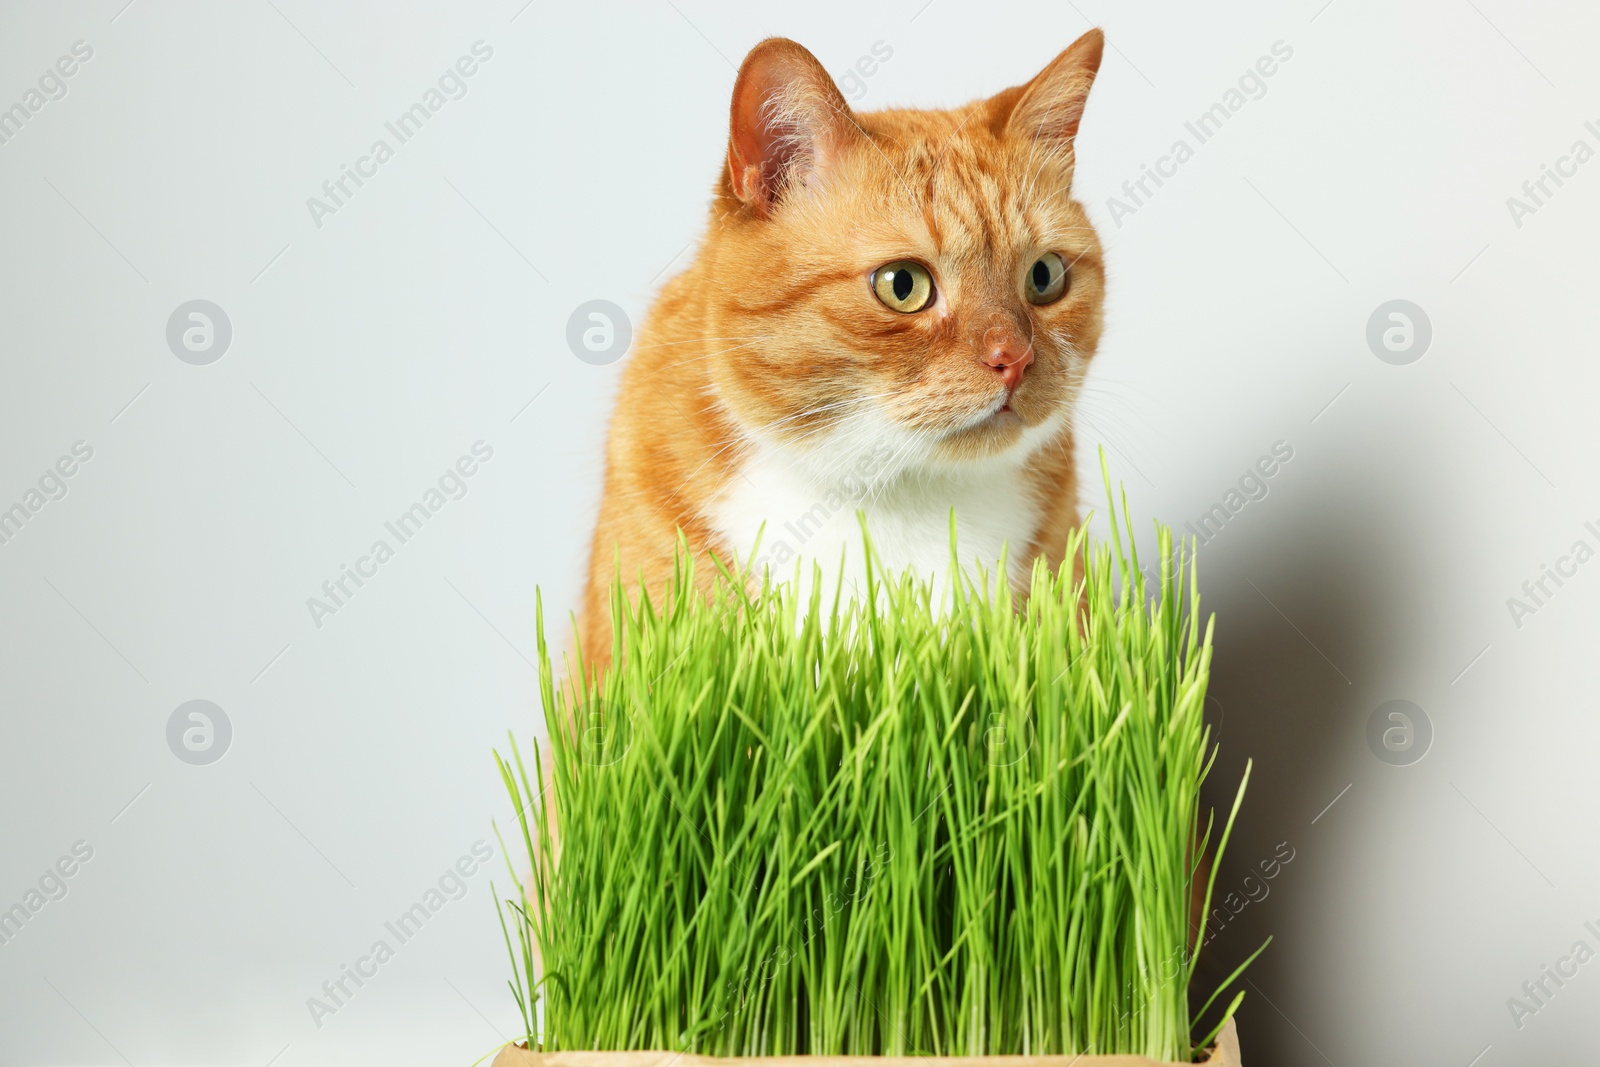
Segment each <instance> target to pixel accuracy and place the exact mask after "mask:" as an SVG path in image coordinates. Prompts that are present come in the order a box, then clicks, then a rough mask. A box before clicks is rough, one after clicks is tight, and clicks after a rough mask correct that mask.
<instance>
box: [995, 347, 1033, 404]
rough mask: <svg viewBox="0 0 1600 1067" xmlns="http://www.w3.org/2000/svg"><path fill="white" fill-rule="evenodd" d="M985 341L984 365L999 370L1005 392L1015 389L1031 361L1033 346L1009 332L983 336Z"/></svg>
mask: <svg viewBox="0 0 1600 1067" xmlns="http://www.w3.org/2000/svg"><path fill="white" fill-rule="evenodd" d="M985 342H986V343H985V345H984V355H983V362H984V365H985V366H987V367H990V368H992V369H994V370H996V371H999V372H1000V382H1001V384H1002V385H1004V386H1005V387H1006V390H1007V392H1010V391H1013V390H1015V389H1016V388H1017V385H1018V384H1019V383H1021V381H1022V375H1023V372H1025V371H1026V370H1027V369H1028V364H1030V363H1032V362H1033V346H1032V345H1030V344H1028V343H1027V342H1025V341H1023V340H1021V339H1020V338H1018V337H1017V336H1016V335H1014V334H1009V333H1007V334H1005V335H1004V336H998V337H992V338H985Z"/></svg>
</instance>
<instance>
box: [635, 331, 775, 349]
mask: <svg viewBox="0 0 1600 1067" xmlns="http://www.w3.org/2000/svg"><path fill="white" fill-rule="evenodd" d="M772 336H773V335H772V334H770V333H763V334H746V335H744V336H741V337H691V338H689V339H688V340H685V341H657V342H656V343H655V344H653V345H637V346H635V347H634V349H633V350H634V351H635V352H643V351H646V350H648V349H651V348H671V347H673V346H674V345H697V344H700V343H701V342H704V341H767V340H771V338H772Z"/></svg>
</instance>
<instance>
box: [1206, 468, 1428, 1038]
mask: <svg viewBox="0 0 1600 1067" xmlns="http://www.w3.org/2000/svg"><path fill="white" fill-rule="evenodd" d="M1365 473H1366V475H1367V476H1365V477H1359V478H1358V477H1357V476H1356V474H1355V472H1354V471H1350V470H1346V471H1330V470H1323V471H1320V472H1318V477H1316V478H1314V479H1307V481H1306V482H1302V483H1301V485H1302V487H1303V488H1302V490H1301V491H1300V492H1299V493H1298V494H1295V495H1290V494H1289V493H1283V494H1282V495H1281V497H1280V499H1278V500H1277V504H1278V506H1277V507H1274V508H1267V509H1262V510H1261V511H1260V512H1259V514H1258V515H1257V516H1256V520H1257V521H1255V522H1254V523H1252V524H1251V525H1250V526H1249V527H1248V528H1245V527H1241V528H1238V529H1233V528H1230V529H1228V530H1227V531H1226V537H1218V538H1217V540H1216V542H1215V543H1213V544H1211V545H1208V546H1205V547H1203V548H1202V549H1201V551H1200V559H1199V566H1200V589H1201V596H1202V604H1203V606H1204V608H1205V610H1207V611H1209V612H1213V613H1215V615H1216V621H1217V629H1216V636H1215V642H1216V647H1215V652H1214V657H1213V661H1212V674H1211V686H1210V697H1209V698H1208V700H1207V721H1208V722H1209V723H1210V724H1211V726H1212V731H1213V740H1214V741H1216V742H1218V743H1219V744H1220V746H1221V750H1220V752H1219V754H1218V758H1217V762H1216V765H1215V766H1214V767H1213V769H1212V772H1211V776H1210V778H1209V780H1208V781H1207V783H1206V785H1205V787H1204V789H1203V790H1202V803H1204V804H1207V805H1210V806H1211V807H1212V808H1214V809H1215V810H1216V813H1217V814H1216V819H1217V828H1216V829H1215V830H1214V831H1213V838H1212V840H1213V841H1215V840H1216V835H1217V834H1219V833H1220V832H1221V826H1222V823H1223V822H1224V821H1225V820H1226V817H1227V813H1228V809H1229V807H1230V805H1231V804H1232V802H1233V798H1234V794H1235V792H1236V790H1237V789H1238V785H1239V780H1240V777H1241V776H1242V775H1243V773H1244V768H1245V761H1246V759H1253V760H1254V767H1253V770H1252V771H1251V779H1250V784H1249V789H1248V791H1247V793H1246V795H1245V800H1244V805H1243V807H1242V808H1241V809H1240V813H1239V818H1238V821H1237V823H1236V824H1235V827H1234V833H1233V838H1232V840H1231V841H1230V842H1229V845H1228V852H1227V855H1226V857H1225V858H1224V860H1223V862H1222V864H1221V865H1220V869H1219V870H1218V873H1217V880H1216V890H1215V894H1214V896H1213V900H1212V908H1211V912H1210V915H1209V917H1208V921H1207V923H1206V927H1205V938H1206V939H1207V940H1206V941H1205V943H1204V948H1203V950H1202V953H1201V965H1200V970H1199V973H1198V976H1197V979H1196V982H1195V984H1194V986H1193V989H1194V991H1195V992H1196V993H1197V994H1198V995H1196V996H1193V997H1192V1001H1193V1004H1194V1006H1195V1007H1198V1006H1199V1005H1200V1003H1202V1002H1203V1001H1204V999H1205V996H1206V995H1209V993H1210V991H1211V990H1213V989H1215V988H1216V985H1217V983H1218V982H1220V981H1222V980H1223V979H1224V978H1226V977H1227V976H1228V974H1229V973H1231V972H1232V971H1233V969H1234V968H1235V967H1237V966H1238V965H1239V964H1240V963H1242V962H1243V961H1244V960H1245V959H1246V958H1247V957H1248V956H1249V955H1250V953H1251V952H1253V951H1255V950H1256V949H1257V948H1258V947H1260V945H1261V944H1262V943H1263V942H1264V941H1265V940H1266V939H1267V938H1268V937H1269V936H1271V937H1272V938H1273V941H1272V944H1271V946H1270V947H1269V948H1268V949H1267V950H1266V952H1264V953H1263V954H1262V955H1261V956H1260V958H1258V959H1257V960H1256V962H1255V963H1254V964H1252V965H1251V966H1250V968H1249V970H1248V971H1247V972H1246V975H1245V977H1244V978H1243V979H1241V980H1239V981H1238V982H1236V983H1235V985H1234V987H1233V988H1232V989H1230V990H1229V991H1228V993H1227V994H1226V995H1224V996H1222V997H1219V998H1218V1001H1219V1006H1217V1007H1213V1008H1212V1009H1211V1011H1209V1012H1208V1013H1207V1018H1206V1020H1205V1026H1204V1027H1199V1026H1197V1032H1198V1033H1203V1032H1204V1031H1205V1029H1206V1028H1208V1027H1209V1026H1210V1025H1211V1024H1212V1023H1213V1022H1214V1021H1215V1018H1216V1017H1217V1015H1218V1014H1219V1012H1220V1009H1221V1007H1222V1006H1225V1005H1226V1003H1227V1002H1228V1000H1230V999H1231V998H1232V996H1233V995H1234V994H1235V993H1236V992H1237V990H1240V989H1242V990H1244V991H1245V1002H1244V1005H1243V1007H1242V1009H1241V1013H1240V1015H1239V1019H1238V1025H1239V1034H1240V1043H1241V1047H1242V1049H1243V1050H1244V1055H1245V1059H1246V1061H1247V1062H1254V1063H1258V1064H1271V1063H1308V1062H1321V1061H1322V1060H1323V1059H1324V1058H1325V1057H1324V1056H1323V1055H1322V1052H1321V1051H1319V1049H1318V1048H1317V1046H1318V1045H1320V1046H1321V1049H1322V1050H1326V1051H1327V1052H1328V1053H1329V1054H1333V1055H1334V1056H1335V1059H1337V1054H1336V1052H1335V1050H1334V1049H1333V1048H1332V1047H1330V1045H1329V1044H1328V1043H1327V1042H1328V1036H1332V1035H1328V1036H1324V1035H1325V1032H1326V1031H1327V1030H1328V1029H1330V1028H1331V1027H1335V1026H1337V1025H1340V1024H1339V1023H1338V1022H1337V1021H1336V1020H1332V1019H1330V1018H1329V1017H1328V1015H1327V1012H1328V1010H1329V1007H1328V1005H1325V1004H1319V1003H1307V1002H1306V1000H1305V998H1304V996H1303V995H1300V994H1303V993H1305V992H1306V991H1310V990H1314V989H1316V988H1318V983H1319V982H1329V981H1332V980H1336V979H1330V978H1329V976H1328V975H1327V968H1326V967H1325V966H1324V967H1320V968H1319V965H1318V962H1317V961H1316V960H1314V959H1311V958H1309V955H1308V952H1309V945H1310V944H1311V939H1310V938H1309V937H1308V936H1300V935H1301V933H1302V932H1301V931H1299V930H1297V929H1296V928H1295V927H1294V926H1293V925H1291V924H1292V923H1294V922H1297V921H1302V922H1303V921H1305V916H1306V915H1307V913H1308V909H1307V908H1305V907H1299V906H1295V907H1290V906H1288V904H1287V903H1286V902H1288V901H1291V900H1292V901H1294V902H1295V903H1296V904H1297V905H1298V904H1303V903H1304V902H1305V900H1306V898H1307V897H1317V896H1319V893H1318V889H1317V886H1318V881H1319V879H1321V878H1323V877H1325V876H1326V874H1327V872H1330V871H1333V870H1336V869H1337V867H1338V866H1339V865H1340V864H1344V863H1348V862H1350V857H1349V856H1348V855H1347V854H1343V853H1341V852H1339V851H1338V850H1337V848H1336V843H1337V837H1336V836H1335V834H1334V833H1333V832H1331V831H1330V827H1331V826H1333V825H1335V818H1334V813H1336V812H1338V808H1337V802H1338V799H1339V798H1342V797H1343V794H1342V793H1341V790H1343V789H1344V788H1345V787H1346V785H1347V784H1350V783H1352V782H1353V781H1355V780H1358V779H1359V778H1360V776H1361V775H1362V774H1363V773H1365V772H1366V771H1367V770H1368V769H1369V768H1366V767H1365V766H1364V764H1365V763H1366V762H1371V763H1374V764H1376V760H1375V758H1374V757H1373V756H1372V755H1371V753H1369V752H1368V751H1367V744H1366V741H1365V731H1366V721H1367V718H1368V716H1369V715H1370V714H1371V712H1372V709H1373V708H1375V707H1376V706H1377V705H1378V704H1380V703H1382V702H1384V701H1385V700H1387V699H1389V697H1390V696H1391V695H1392V694H1389V693H1386V692H1381V691H1380V690H1379V689H1378V688H1376V686H1378V685H1380V684H1381V683H1382V680H1383V679H1384V678H1385V677H1387V676H1389V675H1391V674H1392V672H1393V662H1392V661H1393V658H1394V657H1395V656H1397V655H1399V654H1401V652H1400V650H1402V649H1403V647H1404V641H1403V637H1404V631H1403V630H1401V629H1400V628H1401V627H1402V626H1403V624H1404V623H1405V622H1407V621H1408V620H1407V619H1406V618H1405V617H1404V616H1405V614H1406V611H1407V608H1406V606H1405V605H1406V604H1407V603H1408V602H1411V603H1414V602H1415V599H1416V598H1415V597H1414V596H1412V595H1411V589H1410V587H1411V586H1412V585H1414V584H1415V583H1416V582H1417V581H1418V578H1419V575H1421V573H1422V570H1423V566H1424V564H1423V562H1422V561H1421V560H1420V559H1413V558H1409V553H1408V545H1410V546H1411V547H1410V551H1414V552H1416V553H1418V554H1419V555H1420V552H1421V547H1420V546H1419V545H1415V543H1414V542H1411V541H1409V540H1406V539H1401V540H1402V541H1403V542H1404V543H1397V541H1396V540H1395V539H1385V538H1384V534H1385V532H1386V531H1387V530H1392V529H1393V527H1392V526H1391V525H1389V524H1381V523H1374V522H1373V521H1372V516H1373V515H1375V514H1394V513H1396V512H1399V511H1402V510H1405V508H1406V505H1405V501H1404V497H1403V496H1402V491H1401V489H1400V488H1399V487H1398V486H1385V485H1382V484H1377V485H1375V483H1374V480H1373V479H1372V478H1371V477H1370V471H1369V472H1365ZM1311 481H1317V482H1319V483H1320V484H1317V485H1316V486H1315V487H1312V486H1311V485H1310V484H1309V483H1310V482H1311ZM1383 481H1387V480H1386V479H1384V480H1383ZM1349 1023H1350V1021H1349V1020H1346V1021H1345V1022H1344V1025H1349ZM1312 1042H1315V1044H1313V1043H1312Z"/></svg>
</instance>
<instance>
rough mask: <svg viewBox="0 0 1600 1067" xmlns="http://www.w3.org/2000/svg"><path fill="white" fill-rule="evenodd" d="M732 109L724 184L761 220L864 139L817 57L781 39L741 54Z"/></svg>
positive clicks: (771, 39) (763, 42) (770, 40)
mask: <svg viewBox="0 0 1600 1067" xmlns="http://www.w3.org/2000/svg"><path fill="white" fill-rule="evenodd" d="M731 112H732V113H731V115H730V116H729V124H728V125H729V130H728V179H729V183H730V185H731V186H732V188H733V194H734V195H735V196H737V197H738V198H739V199H740V200H742V201H743V202H744V203H745V204H746V205H748V206H749V207H750V208H751V209H752V210H753V211H754V212H755V213H756V214H757V215H758V216H760V217H762V218H765V217H767V216H768V215H770V214H771V213H772V211H773V210H774V209H775V208H776V207H777V205H778V203H779V201H780V200H782V199H783V198H784V197H785V196H788V195H790V193H792V192H793V190H795V189H797V188H799V187H800V186H803V185H804V184H805V183H806V182H807V181H808V180H809V179H810V178H812V177H813V176H814V175H816V174H817V173H818V172H820V171H821V170H822V169H823V168H824V167H826V166H827V165H828V164H829V163H831V162H833V161H834V160H836V159H838V158H839V157H840V156H841V155H842V154H843V153H844V152H845V151H847V150H848V149H849V147H850V145H852V144H853V143H855V142H856V141H857V140H859V139H860V138H861V137H862V136H864V135H863V134H862V133H861V130H860V127H858V126H857V125H856V121H855V116H853V115H852V114H851V113H850V105H849V104H846V103H845V101H844V96H843V95H841V94H840V92H839V87H838V86H837V85H835V84H834V83H833V78H832V77H831V76H830V75H829V74H828V72H827V71H826V70H825V69H823V66H822V64H821V63H819V62H818V61H817V57H816V56H814V55H812V54H811V53H810V52H808V51H806V49H805V48H804V47H803V46H801V45H799V44H796V43H795V42H794V41H790V40H786V39H785V38H782V37H769V38H767V39H766V40H765V41H762V42H761V43H760V44H758V45H756V46H755V47H754V48H752V49H751V50H750V54H749V55H747V56H745V58H744V63H742V64H741V65H740V67H739V77H738V79H737V80H736V81H735V82H734V85H733V107H732V109H731Z"/></svg>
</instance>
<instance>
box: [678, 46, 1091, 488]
mask: <svg viewBox="0 0 1600 1067" xmlns="http://www.w3.org/2000/svg"><path fill="white" fill-rule="evenodd" d="M1103 43H1104V39H1103V37H1102V35H1101V33H1100V31H1099V30H1091V31H1089V32H1088V33H1086V34H1084V36H1083V37H1081V38H1079V39H1078V40H1077V41H1076V42H1075V43H1074V44H1073V45H1072V46H1071V47H1070V48H1068V49H1067V50H1066V51H1064V52H1062V53H1061V54H1060V55H1059V56H1057V57H1056V59H1055V60H1054V61H1052V62H1051V63H1050V64H1049V65H1048V66H1047V67H1045V69H1044V70H1043V71H1042V72H1041V73H1040V74H1039V75H1038V76H1036V77H1035V78H1033V80H1031V81H1029V82H1028V83H1027V84H1025V85H1021V86H1017V87H1014V88H1011V89H1007V90H1005V91H1004V92H1001V93H999V94H997V95H995V96H993V97H990V98H988V99H986V100H980V101H977V102H975V103H972V104H969V105H967V106H965V107H959V108H955V109H952V110H949V111H911V110H891V111H879V112H872V113H866V114H859V115H858V114H855V113H853V112H852V111H851V109H850V107H849V106H848V105H847V104H846V103H845V100H844V97H843V96H842V95H841V94H840V92H839V89H838V88H837V86H836V85H835V84H834V81H833V79H832V78H831V77H830V76H829V75H828V73H827V72H826V71H825V70H824V69H823V67H822V65H821V64H820V63H819V62H818V61H817V59H816V58H815V57H814V56H812V54H811V53H810V52H808V51H806V49H804V48H802V47H801V46H800V45H798V44H796V43H794V42H793V41H789V40H784V39H781V38H772V39H769V40H766V41H763V42H762V43H761V44H759V45H757V46H756V47H755V48H754V49H753V50H752V51H751V52H750V54H749V55H748V56H747V57H746V58H745V61H744V63H743V65H742V66H741V68H740V70H739V77H738V80H737V82H736V84H735V86H734V92H733V106H732V122H731V132H730V137H729V146H728V167H727V172H726V173H725V174H724V176H723V179H722V183H721V191H720V195H719V197H718V201H717V204H716V208H715V210H714V212H713V218H712V232H711V235H710V237H709V239H708V244H707V247H706V249H705V251H704V252H703V253H702V257H703V259H706V260H707V262H705V263H704V266H705V267H706V268H707V269H708V270H709V272H710V281H711V284H710V285H709V286H708V288H707V291H706V292H705V293H704V294H703V295H704V299H706V300H707V301H709V303H708V306H707V311H708V312H709V316H708V318H709V321H710V323H711V324H712V325H713V326H714V330H713V332H714V333H715V334H716V335H717V336H716V338H715V344H714V349H715V350H716V352H715V354H714V355H713V356H711V357H710V362H711V370H712V379H713V388H714V391H715V393H716V395H717V397H718V399H719V400H720V402H721V405H722V407H723V408H724V409H725V410H726V411H727V412H728V413H729V415H730V416H731V417H732V418H733V419H734V421H735V422H737V423H738V425H739V427H740V430H741V432H742V433H743V434H744V435H745V437H746V438H747V439H748V440H750V441H751V442H752V443H756V444H764V445H769V446H774V445H775V446H778V447H782V448H784V449H785V451H789V452H792V453H794V454H795V455H796V456H798V457H799V458H800V461H802V462H805V461H810V462H813V463H816V464H817V465H818V466H819V467H825V466H826V465H827V464H828V463H829V462H834V461H836V460H838V459H842V458H845V457H848V456H850V455H852V454H863V453H866V452H873V453H875V454H877V455H879V456H882V455H885V454H889V453H885V451H884V449H885V448H886V447H887V448H888V449H889V450H890V452H891V453H892V454H893V456H894V457H895V459H894V461H893V462H892V463H891V464H890V467H891V468H892V469H894V470H905V469H919V468H920V469H927V468H930V467H931V468H940V469H950V468H962V467H973V466H974V465H975V469H977V468H981V467H983V466H984V462H983V461H985V460H995V461H999V462H1016V461H1020V460H1022V459H1023V458H1025V457H1026V456H1028V455H1030V454H1031V453H1032V452H1034V451H1035V450H1037V449H1039V448H1042V447H1045V446H1047V445H1052V444H1060V443H1061V442H1062V441H1063V437H1064V434H1065V433H1066V432H1067V429H1068V425H1069V418H1070V412H1071V405H1072V403H1073V401H1074V399H1075V397H1076V395H1077V393H1078V389H1079V386H1080V385H1081V383H1082V379H1083V374H1084V371H1085V368H1086V366H1087V363H1088V361H1089V358H1090V357H1091V356H1092V355H1093V354H1094V350H1095V346H1096V343H1097V341H1098V339H1099V334H1100V309H1101V300H1102V294H1103V290H1104V276H1103V264H1102V261H1101V250H1100V244H1099V241H1098V239H1097V238H1096V235H1095V232H1094V229H1093V227H1092V226H1091V225H1090V223H1089V220H1088V217H1087V215H1086V214H1085V213H1084V211H1083V209H1082V207H1081V206H1080V205H1079V204H1077V203H1076V202H1075V201H1074V200H1073V199H1072V195H1071V188H1072V176H1073V163H1074V153H1073V142H1074V139H1075V137H1076V135H1077V131H1078V123H1079V120H1080V118H1081V117H1082V115H1083V109H1084V103H1085V100H1086V99H1087V97H1088V93H1089V87H1090V85H1091V84H1092V83H1093V81H1094V76H1095V73H1096V71H1097V70H1098V69H1099V65H1100V56H1101V50H1102V47H1103Z"/></svg>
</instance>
